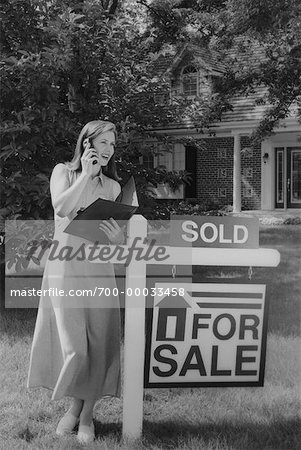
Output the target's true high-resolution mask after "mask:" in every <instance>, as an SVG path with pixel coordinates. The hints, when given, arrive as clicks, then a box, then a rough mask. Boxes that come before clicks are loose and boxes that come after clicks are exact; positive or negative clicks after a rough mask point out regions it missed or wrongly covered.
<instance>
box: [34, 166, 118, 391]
mask: <svg viewBox="0 0 301 450" xmlns="http://www.w3.org/2000/svg"><path fill="white" fill-rule="evenodd" d="M65 176H66V177H67V179H68V182H69V184H70V185H71V184H72V183H74V182H75V180H76V178H77V177H78V173H77V172H75V171H72V170H70V169H69V168H67V166H65ZM119 192H120V185H119V183H117V181H115V180H112V179H110V178H108V177H106V176H105V175H104V174H101V175H100V176H97V177H95V178H93V179H92V178H91V179H90V180H89V182H88V183H87V186H86V187H85V190H84V192H83V193H82V195H81V197H80V198H79V201H78V203H77V204H76V206H75V208H74V210H73V211H72V212H71V213H70V214H69V215H68V216H67V217H63V218H61V217H59V216H58V215H57V214H56V213H55V214H54V219H55V232H54V237H53V241H54V242H58V243H59V247H58V248H57V249H56V252H55V255H58V251H59V250H60V249H62V247H64V246H65V247H66V246H69V247H71V248H72V249H78V248H79V247H80V245H81V244H82V243H89V242H88V241H85V240H83V239H81V238H78V237H75V236H72V235H70V234H67V233H64V229H65V228H66V226H67V225H68V223H69V222H70V221H71V220H72V218H73V217H74V216H75V215H76V212H77V211H78V210H79V209H80V208H81V207H86V206H88V205H89V204H91V203H92V202H93V201H95V200H96V199H97V198H99V197H101V198H104V199H106V200H115V199H116V197H117V196H118V194H119ZM90 244H91V243H90ZM69 259H70V260H68V258H67V257H66V258H63V259H62V258H61V259H54V257H53V258H50V257H49V256H48V259H47V262H46V265H45V269H44V275H43V281H42V286H41V290H42V295H41V297H40V302H39V309H38V314H37V319H36V325H35V330H34V335H33V341H32V347H31V353H30V362H29V372H28V379H27V387H28V388H33V387H45V388H48V389H51V390H53V393H52V397H51V399H52V400H58V399H61V398H62V397H64V396H72V397H77V398H80V399H84V400H86V399H95V400H97V399H99V398H101V397H103V396H115V397H120V334H121V333H120V306H119V297H118V295H117V294H116V293H117V287H116V281H115V274H114V266H113V265H112V264H111V263H109V262H106V263H99V262H97V263H91V262H89V261H87V260H81V259H83V258H82V257H78V258H74V257H73V258H69ZM51 288H54V289H51ZM55 288H56V290H55ZM99 288H109V289H107V290H106V295H103V293H102V294H101V296H100V294H99V293H100V291H101V289H99ZM114 288H115V291H113V289H114ZM59 290H61V292H62V290H64V296H59V295H57V293H58V292H59ZM71 290H72V292H71ZM85 290H86V291H85ZM70 292H71V294H70V295H68V294H69V293H70ZM88 292H89V294H88ZM91 292H96V294H95V295H91ZM102 292H104V291H102ZM113 292H114V295H113ZM75 293H77V295H75ZM108 294H109V295H108Z"/></svg>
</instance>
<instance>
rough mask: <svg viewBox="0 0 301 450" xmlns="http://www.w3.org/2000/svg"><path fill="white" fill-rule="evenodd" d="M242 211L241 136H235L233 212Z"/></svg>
mask: <svg viewBox="0 0 301 450" xmlns="http://www.w3.org/2000/svg"><path fill="white" fill-rule="evenodd" d="M240 211H241V160H240V135H239V134H235V135H234V155H233V212H235V213H237V212H240Z"/></svg>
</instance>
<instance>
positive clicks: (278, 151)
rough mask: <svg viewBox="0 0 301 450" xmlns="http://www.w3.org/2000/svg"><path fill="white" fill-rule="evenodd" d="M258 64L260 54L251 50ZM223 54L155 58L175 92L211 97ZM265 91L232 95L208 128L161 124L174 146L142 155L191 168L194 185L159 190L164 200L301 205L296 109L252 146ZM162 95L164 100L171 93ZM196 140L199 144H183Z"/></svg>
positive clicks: (192, 52)
mask: <svg viewBox="0 0 301 450" xmlns="http://www.w3.org/2000/svg"><path fill="white" fill-rule="evenodd" d="M250 57H253V58H254V63H256V60H257V59H258V54H256V52H255V53H253V54H252V56H250ZM220 59H221V58H220V57H219V55H217V54H214V53H212V52H210V51H209V50H204V49H200V48H198V47H196V46H191V45H189V46H188V45H187V46H185V47H184V49H183V50H182V51H181V52H180V53H178V54H175V55H174V56H173V55H169V56H168V57H164V58H161V59H160V60H159V61H158V63H157V67H156V69H157V72H158V73H161V74H164V75H165V76H166V75H167V76H169V77H170V92H169V94H168V95H171V96H176V95H178V94H179V93H181V94H184V95H185V96H186V97H188V99H189V98H193V97H194V96H206V95H211V94H212V92H213V91H214V83H215V81H216V79H217V78H218V77H222V76H223V73H224V67H223V64H222V63H221V61H220ZM262 92H263V90H262V88H260V89H258V91H257V92H254V93H252V94H249V95H248V96H247V97H244V96H239V95H238V96H236V97H234V98H233V99H232V101H231V104H232V106H233V108H232V110H231V111H227V112H225V113H223V114H222V116H221V120H220V121H219V122H216V123H211V124H210V126H209V127H208V132H207V133H206V134H204V133H200V130H199V129H198V128H197V127H196V126H195V125H192V124H191V123H190V122H189V121H185V120H184V119H183V121H182V122H181V123H176V124H175V123H173V124H170V125H168V126H165V127H162V128H160V127H157V128H156V129H155V130H154V131H156V133H158V134H160V133H163V134H168V135H169V136H170V137H172V140H173V142H174V144H173V149H172V152H168V153H166V154H162V155H159V156H157V157H155V158H153V157H144V163H145V164H146V165H148V166H150V165H153V166H154V167H156V166H163V167H165V168H166V169H167V170H183V169H186V170H187V171H189V172H190V173H191V174H192V182H191V184H190V185H185V186H182V187H181V188H180V189H178V191H176V192H175V193H174V192H172V191H171V190H170V189H169V188H168V187H167V186H164V185H162V186H160V187H159V188H158V189H157V190H156V193H157V196H158V198H170V199H171V198H173V199H174V198H178V199H180V198H183V199H194V200H195V201H197V202H199V203H200V204H204V205H208V204H212V203H215V204H218V205H219V206H226V205H233V210H234V211H235V212H239V211H240V210H241V209H243V210H274V209H289V208H301V129H300V123H298V121H297V118H296V115H294V111H292V112H291V114H290V116H289V117H287V118H286V119H285V120H283V122H282V123H281V125H280V126H279V127H278V128H277V129H275V130H274V134H273V136H271V137H269V138H267V139H265V140H264V141H263V142H262V143H261V144H260V145H258V146H257V147H254V148H252V147H251V146H250V140H249V136H250V134H251V133H252V131H253V130H254V128H255V127H256V126H257V125H258V123H259V121H260V119H261V118H262V117H263V115H264V112H265V109H266V106H265V105H263V104H261V103H260V102H258V101H257V100H258V98H259V97H260V96H261V94H262ZM157 97H158V98H157V101H158V102H160V101H161V102H164V101H166V93H163V94H161V97H160V95H159V96H158V94H157ZM183 138H186V140H187V138H194V140H196V141H197V145H196V144H195V142H194V143H191V144H190V143H189V140H188V144H187V143H186V144H185V143H183Z"/></svg>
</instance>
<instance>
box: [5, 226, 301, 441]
mask: <svg viewBox="0 0 301 450" xmlns="http://www.w3.org/2000/svg"><path fill="white" fill-rule="evenodd" d="M300 233H301V227H300V226H282V227H264V228H261V230H260V245H261V246H265V247H269V248H277V249H278V250H279V251H280V253H281V264H280V266H279V267H278V268H273V269H256V268H255V269H254V272H253V275H252V279H251V281H250V280H249V278H248V274H247V269H246V268H244V269H237V268H230V269H229V268H223V267H221V268H219V269H215V270H213V269H212V268H204V269H201V270H197V271H195V279H196V281H203V282H211V281H212V280H215V281H217V282H225V281H226V279H228V280H229V279H231V282H232V280H233V281H234V282H239V283H247V282H252V283H253V282H254V283H258V282H264V283H266V284H267V298H268V300H269V333H268V342H267V362H266V375H265V385H264V387H261V388H206V389H196V388H193V389H147V390H145V401H144V424H143V430H144V432H143V438H142V440H141V441H138V442H136V443H135V444H134V443H127V442H123V441H122V439H121V423H122V401H121V400H120V399H109V400H101V401H99V402H98V403H97V405H96V408H95V425H96V434H97V440H96V441H95V443H94V444H93V445H91V446H89V448H91V449H92V450H93V449H107V450H114V449H124V450H135V449H153V450H155V449H183V450H186V449H205V450H245V449H246V450H248V449H250V450H251V449H252V450H253V449H269V450H276V449H279V450H291V449H292V450H293V449H297V448H299V445H300V442H301V418H300V381H301V379H300V378H301V376H300V375H301V362H300V350H301V336H300V299H301V296H300V294H301V283H300V280H301V274H300V256H299V255H300V254H301V242H300ZM35 317H36V311H35V310H33V309H32V310H30V309H29V310H21V309H19V310H6V311H4V312H3V313H2V317H1V321H0V324H1V337H0V354H1V363H2V364H1V375H0V386H1V393H0V416H1V420H0V424H1V425H0V448H1V449H2V448H3V449H4V448H5V449H22V450H23V449H77V448H81V446H80V445H79V444H77V442H76V439H75V437H74V436H71V437H68V438H58V437H57V436H56V435H55V434H54V430H55V426H56V424H57V422H58V420H59V418H60V416H61V415H62V414H63V412H64V410H65V408H66V407H67V405H68V399H64V400H61V401H57V402H51V401H50V394H51V393H50V391H47V390H43V389H37V390H30V391H29V390H27V389H26V387H25V384H26V377H27V370H28V361H29V352H30V345H31V340H32V334H33V329H34V323H35Z"/></svg>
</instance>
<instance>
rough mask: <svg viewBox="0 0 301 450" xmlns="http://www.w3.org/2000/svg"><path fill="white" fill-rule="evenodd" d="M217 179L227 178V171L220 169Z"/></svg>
mask: <svg viewBox="0 0 301 450" xmlns="http://www.w3.org/2000/svg"><path fill="white" fill-rule="evenodd" d="M217 177H218V178H227V169H218V172H217Z"/></svg>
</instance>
